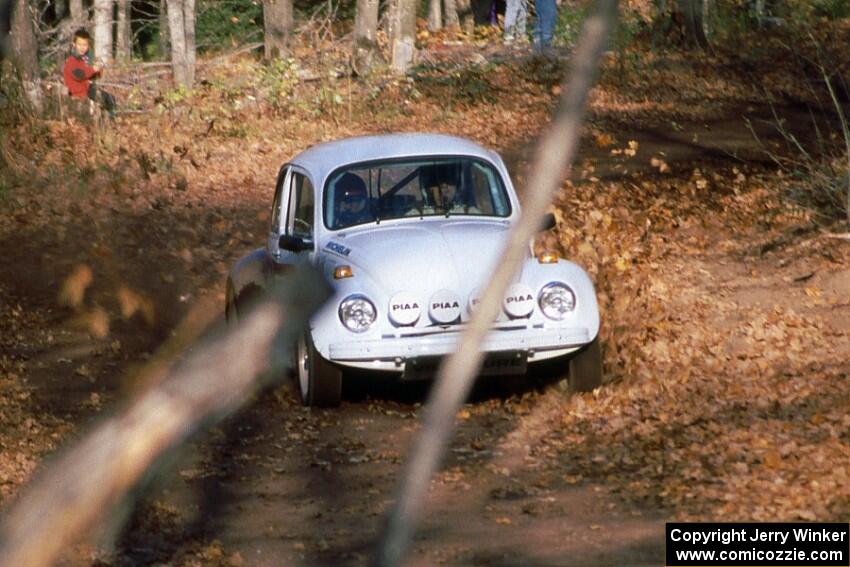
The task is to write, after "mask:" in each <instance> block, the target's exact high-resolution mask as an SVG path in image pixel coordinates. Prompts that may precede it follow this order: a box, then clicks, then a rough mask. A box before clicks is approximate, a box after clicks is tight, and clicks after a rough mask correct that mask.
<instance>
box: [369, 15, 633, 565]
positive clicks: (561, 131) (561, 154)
mask: <svg viewBox="0 0 850 567" xmlns="http://www.w3.org/2000/svg"><path fill="white" fill-rule="evenodd" d="M616 8H617V2H616V0H600V1H599V2H598V3H597V6H596V11H595V12H594V13H593V14H591V15H590V16H589V17H588V18H587V20H586V21H585V23H584V27H583V31H582V35H581V39H580V40H579V43H578V45H577V47H576V50H575V53H574V55H573V63H572V71H571V73H570V76H569V77H568V79H567V83H566V87H565V88H564V90H563V93H564V94H563V95H562V97H561V102H560V107H559V109H558V111H557V113H556V116H555V119H554V122H553V123H552V127H551V129H550V130H549V131H548V132H547V133H546V135H545V137H544V138H543V139H542V140H541V142H540V143H539V144H538V146H537V149H536V152H535V159H534V162H533V166H532V169H531V174H530V178H529V183H528V195H529V196H528V199H527V202H526V203H525V210H524V212H523V215H522V217H521V218H520V220H519V222H517V224H516V225H515V226H514V227H513V228H512V229H511V232H510V236H509V241H508V244H507V246H506V248H505V250H504V253H503V255H502V258H501V261H500V263H499V268H498V270H497V271H496V272H495V273H494V274H493V278H492V279H491V280H490V283H489V285H488V286H487V288H486V290H485V291H484V294H483V295H482V297H481V302H480V303H479V304H478V307H477V309H476V310H475V313H474V315H473V317H472V321H471V322H470V324H469V327H468V328H467V329H466V331H465V332H464V333H463V335H462V336H461V339H460V343H459V345H458V349H457V351H456V352H455V353H454V354H452V355H451V356H450V357H449V358H448V359H447V360H446V361H445V362H444V363H443V365H442V367H441V368H440V372H439V375H438V377H437V383H436V384H435V385H434V389H433V391H432V394H431V396H430V399H429V400H428V404H427V406H426V408H425V415H424V417H423V427H422V430H421V432H420V434H419V436H418V438H417V440H416V444H415V446H414V448H413V451H412V453H411V455H410V457H409V458H408V461H407V464H406V465H405V469H404V474H403V476H402V483H401V485H400V487H399V489H398V493H397V497H396V501H395V505H394V507H393V509H392V511H391V512H390V515H389V517H388V519H387V525H386V529H385V531H384V533H383V536H382V539H381V542H380V544H379V547H378V550H377V554H376V557H375V559H374V562H373V564H374V565H376V566H378V567H395V566H397V565H401V564H402V562H403V561H404V559H405V557H406V556H407V553H408V550H409V547H410V542H411V539H412V537H413V532H414V530H415V527H416V524H417V522H418V520H419V516H420V515H421V510H422V505H423V501H424V499H425V497H426V496H427V493H428V487H429V485H430V479H431V477H432V476H433V475H434V473H435V472H436V471H437V468H438V467H439V465H440V462H441V461H442V459H443V456H444V454H445V452H446V448H447V446H448V443H449V439H450V437H451V430H452V426H453V424H454V419H455V415H456V414H457V412H458V410H459V409H460V406H461V405H462V404H463V401H464V400H465V399H466V397H467V396H468V395H469V391H470V389H471V388H472V384H473V381H474V379H475V376H476V375H477V373H478V370H479V369H480V367H481V362H482V353H481V351H480V348H481V345H482V344H483V342H484V340H485V338H486V337H487V335H488V333H489V332H490V326H491V324H492V322H493V321H494V320H495V319H496V316H497V314H498V311H499V306H500V305H501V302H502V297H503V296H504V293H505V291H506V290H507V287H508V285H509V284H510V282H511V279H512V278H513V277H514V275H515V274H516V272H517V270H518V269H519V267H520V264H521V262H522V260H523V257H524V254H525V251H526V249H527V247H528V242H529V240H530V239H531V238H533V237H534V234H535V233H536V232H537V231H538V229H539V227H540V225H541V222H542V219H543V215H544V214H545V213H546V208H547V207H548V206H549V204H550V203H551V202H552V200H553V197H554V196H555V194H556V192H557V190H558V187H559V186H560V184H561V182H562V181H563V179H564V177H565V174H566V173H567V171H568V168H569V166H570V165H571V164H572V161H573V158H574V155H575V152H576V148H577V146H578V141H579V137H580V131H579V129H580V125H581V120H582V114H583V111H584V104H585V101H586V99H587V94H588V92H589V91H590V88H591V86H592V84H593V80H594V78H595V75H596V71H597V67H598V62H599V60H600V58H601V56H602V52H603V51H604V49H605V46H606V43H607V38H608V34H609V30H610V29H611V27H612V25H613V22H614V21H615V19H616Z"/></svg>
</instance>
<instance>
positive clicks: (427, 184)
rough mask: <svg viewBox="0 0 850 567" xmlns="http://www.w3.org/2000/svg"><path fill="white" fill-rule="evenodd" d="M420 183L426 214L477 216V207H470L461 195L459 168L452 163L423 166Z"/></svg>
mask: <svg viewBox="0 0 850 567" xmlns="http://www.w3.org/2000/svg"><path fill="white" fill-rule="evenodd" d="M419 175H420V183H421V186H422V187H423V189H424V190H425V206H424V208H423V213H424V214H446V215H449V214H455V213H464V214H477V213H478V212H480V211H478V209H477V207H474V206H470V204H469V203H467V202H465V201H464V199H463V196H462V195H461V194H460V176H459V172H458V168H457V166H456V165H455V164H452V163H446V164H442V163H435V164H432V165H426V166H422V168H421V171H420V174H419Z"/></svg>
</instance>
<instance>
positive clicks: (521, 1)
mask: <svg viewBox="0 0 850 567" xmlns="http://www.w3.org/2000/svg"><path fill="white" fill-rule="evenodd" d="M527 17H528V8H527V7H526V0H507V3H506V5H505V39H521V38H523V37H525V21H526V18H527Z"/></svg>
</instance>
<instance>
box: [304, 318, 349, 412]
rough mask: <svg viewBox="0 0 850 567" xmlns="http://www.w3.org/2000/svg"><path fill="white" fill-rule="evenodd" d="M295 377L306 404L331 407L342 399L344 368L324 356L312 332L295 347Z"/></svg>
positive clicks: (306, 334)
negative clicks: (317, 348) (316, 345)
mask: <svg viewBox="0 0 850 567" xmlns="http://www.w3.org/2000/svg"><path fill="white" fill-rule="evenodd" d="M295 364H296V368H295V377H296V378H297V379H298V392H299V393H300V395H301V403H303V404H304V405H305V406H315V407H321V408H330V407H337V406H339V403H340V401H341V400H342V370H341V369H340V368H339V367H337V366H334V365H333V364H331V363H330V362H328V361H327V360H325V359H324V358H322V355H321V354H319V352H318V351H317V350H316V347H315V346H314V345H313V340H312V339H311V338H310V333H305V334H304V336H302V337H301V338H300V339H299V340H298V345H297V347H296V349H295Z"/></svg>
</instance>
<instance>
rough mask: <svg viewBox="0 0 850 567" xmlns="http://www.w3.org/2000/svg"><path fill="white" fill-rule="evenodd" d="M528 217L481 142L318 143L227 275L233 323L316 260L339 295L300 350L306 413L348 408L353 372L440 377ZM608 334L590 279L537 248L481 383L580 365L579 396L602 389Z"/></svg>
mask: <svg viewBox="0 0 850 567" xmlns="http://www.w3.org/2000/svg"><path fill="white" fill-rule="evenodd" d="M518 218H519V202H518V200H517V197H516V193H515V191H514V188H513V186H512V185H511V180H510V177H509V176H508V172H507V169H506V168H505V164H504V163H503V162H502V159H501V158H500V157H499V155H498V154H496V153H495V152H491V151H488V150H486V149H484V148H482V147H481V146H479V145H477V144H475V143H473V142H470V141H469V140H464V139H462V138H456V137H451V136H444V135H435V134H394V135H384V136H365V137H358V138H351V139H347V140H340V141H336V142H329V143H324V144H320V145H317V146H314V147H312V148H310V149H308V150H306V151H304V152H302V153H300V154H299V155H298V156H296V157H295V158H294V159H293V160H292V161H290V162H289V163H287V164H286V165H284V166H283V167H282V168H281V170H280V173H279V174H278V178H277V187H276V189H275V195H274V202H273V204H272V211H271V225H270V227H269V237H268V243H267V244H266V246H265V247H263V248H260V249H258V250H256V251H254V252H252V253H251V254H249V255H247V256H245V257H244V258H242V259H241V260H240V261H239V262H238V263H237V264H236V266H235V267H234V268H233V269H232V270H231V272H230V275H229V277H228V281H227V300H226V302H227V305H226V309H225V310H226V314H227V317H228V320H235V319H236V318H237V317H238V315H239V312H240V309H244V305H245V302H246V300H247V298H248V297H249V296H251V295H253V294H254V293H255V292H257V291H259V290H261V289H263V288H266V287H268V286H269V284H270V283H271V282H272V281H273V280H274V279H275V278H280V277H286V273H287V271H288V270H289V269H290V268H292V267H294V266H297V265H299V264H303V263H311V264H313V265H315V266H317V267H318V268H319V269H320V270H321V271H322V272H323V273H324V274H325V275H326V277H327V279H328V281H330V282H331V284H332V286H333V288H334V296H333V297H332V299H331V300H329V301H328V302H327V303H326V304H325V306H324V307H323V308H322V309H321V310H320V311H319V312H318V313H317V314H315V315H314V316H313V318H312V320H311V322H310V329H309V331H308V332H306V333H305V335H304V336H303V338H302V339H301V340H300V341H299V342H298V345H297V349H296V374H297V377H298V382H299V385H300V391H301V397H302V400H303V402H304V403H305V404H307V405H319V406H335V405H338V404H339V402H340V396H341V389H342V377H343V371H344V370H345V369H346V368H359V369H366V370H372V371H382V372H395V373H397V374H398V375H399V376H400V377H401V378H402V379H415V378H418V377H427V376H432V375H433V374H434V372H435V370H436V367H437V362H438V361H439V358H440V357H442V356H444V355H446V354H448V353H450V352H452V351H453V350H454V348H455V345H456V343H457V341H458V337H459V333H460V331H461V330H462V329H463V328H464V325H465V324H466V323H467V322H468V321H469V318H470V314H471V313H472V311H474V310H475V306H476V303H477V301H478V296H479V294H480V292H481V290H482V288H483V286H484V285H485V284H486V283H487V281H488V277H489V274H490V273H491V272H492V271H493V269H494V268H495V265H496V262H498V259H499V255H500V253H501V252H502V249H503V247H504V245H505V244H506V236H507V233H508V229H509V228H510V226H511V224H512V223H514V222H515V221H516V220H517V219H518ZM598 332H599V312H598V307H597V303H596V295H595V292H594V289H593V284H592V282H591V281H590V278H589V277H588V276H587V274H586V273H585V272H584V270H582V269H581V268H580V267H578V266H577V265H575V264H573V263H571V262H567V261H565V260H560V259H558V258H557V256H556V255H554V254H550V253H545V254H541V255H540V256H537V257H534V256H533V254H532V251H531V247H530V246H529V254H528V258H527V259H526V260H525V262H524V264H523V267H522V270H521V272H520V273H519V274H518V275H517V276H516V279H515V281H514V283H513V284H512V285H511V286H510V288H509V290H508V292H507V294H506V296H505V298H504V302H503V310H502V313H501V315H500V317H499V318H498V320H497V321H496V322H495V323H494V325H493V331H492V332H491V334H490V336H489V338H488V339H487V342H486V344H485V345H484V349H485V351H486V352H487V357H486V359H485V363H484V367H483V369H482V374H484V375H487V374H521V373H524V372H525V371H526V367H527V364H529V363H535V362H538V361H543V360H547V359H551V358H554V357H558V356H567V355H569V356H570V357H571V358H570V380H571V387H572V389H574V390H580V391H584V390H590V389H593V388H595V387H596V386H598V385H599V383H600V381H601V372H602V370H601V361H600V350H599V344H598V340H597V334H598Z"/></svg>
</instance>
